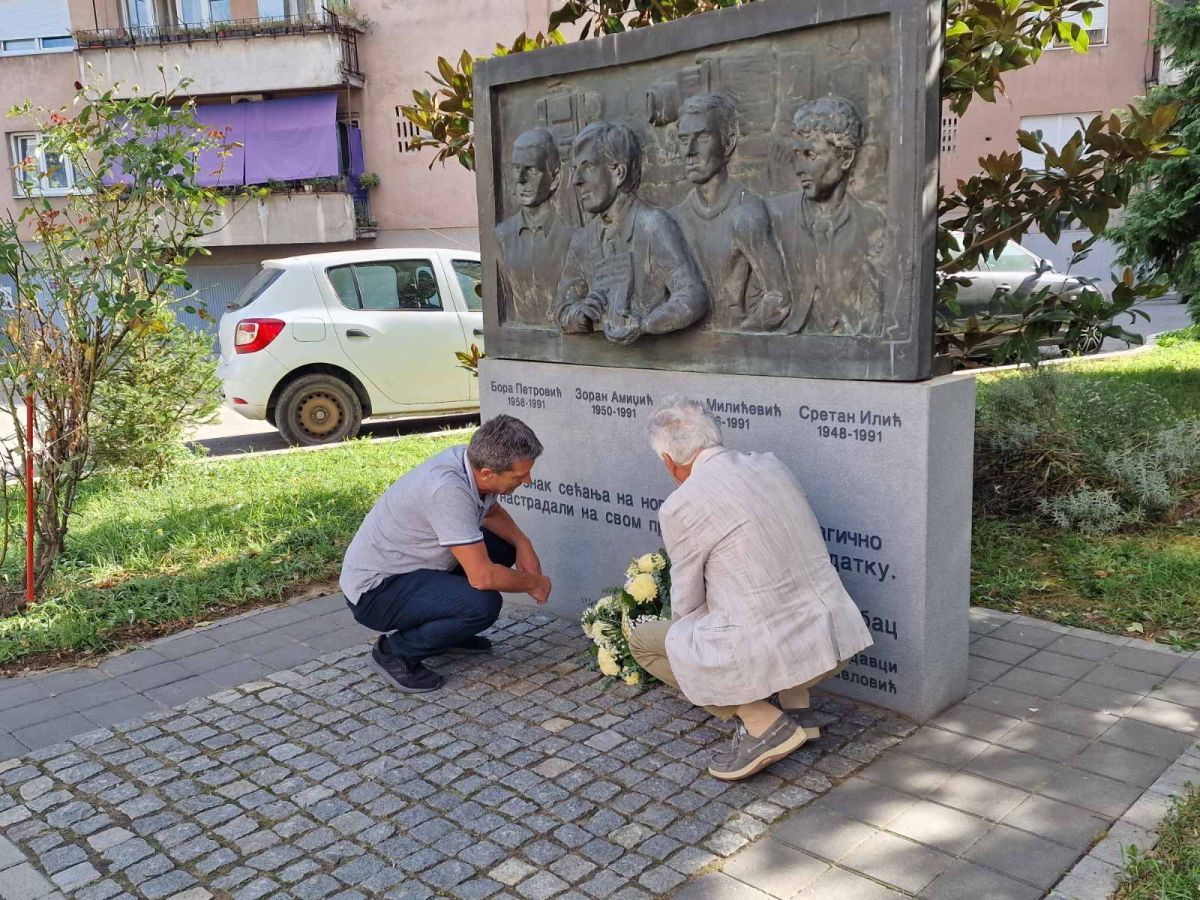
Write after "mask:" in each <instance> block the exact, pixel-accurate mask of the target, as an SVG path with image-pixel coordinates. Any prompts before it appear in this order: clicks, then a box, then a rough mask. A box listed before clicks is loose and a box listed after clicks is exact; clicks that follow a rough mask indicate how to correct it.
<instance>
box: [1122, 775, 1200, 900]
mask: <svg viewBox="0 0 1200 900" xmlns="http://www.w3.org/2000/svg"><path fill="white" fill-rule="evenodd" d="M1158 831H1159V840H1158V845H1157V846H1156V847H1155V848H1154V849H1153V850H1151V851H1150V852H1149V853H1139V852H1136V851H1135V850H1130V851H1129V856H1128V858H1127V860H1126V862H1125V871H1124V873H1123V877H1122V881H1121V887H1120V888H1119V889H1118V890H1117V892H1116V893H1115V894H1113V900H1200V791H1197V789H1196V788H1195V787H1193V788H1192V789H1190V790H1189V791H1188V792H1187V793H1186V794H1185V795H1184V796H1182V797H1179V798H1177V799H1176V801H1175V805H1174V807H1173V808H1172V810H1171V812H1170V814H1169V815H1168V816H1167V817H1166V819H1164V820H1163V823H1162V825H1160V826H1159V830H1158Z"/></svg>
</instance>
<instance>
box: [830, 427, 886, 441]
mask: <svg viewBox="0 0 1200 900" xmlns="http://www.w3.org/2000/svg"><path fill="white" fill-rule="evenodd" d="M817 434H818V435H820V436H821V437H823V438H832V439H834V440H838V441H859V442H861V443H864V444H878V443H879V442H880V441H882V440H883V432H882V431H880V430H879V429H877V428H847V427H846V426H845V425H818V426H817Z"/></svg>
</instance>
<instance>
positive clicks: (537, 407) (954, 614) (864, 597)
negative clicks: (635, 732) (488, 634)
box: [479, 359, 974, 720]
mask: <svg viewBox="0 0 1200 900" xmlns="http://www.w3.org/2000/svg"><path fill="white" fill-rule="evenodd" d="M479 390H480V397H481V405H482V414H483V418H484V419H485V420H486V419H488V418H490V417H492V416H494V415H497V414H499V413H508V414H510V415H514V416H517V417H518V418H520V419H522V420H523V421H525V422H526V423H528V424H529V425H530V426H531V427H532V428H533V429H534V430H535V431H536V432H537V434H538V436H539V437H540V438H541V440H542V442H543V443H544V445H545V448H546V451H545V454H544V455H543V456H542V458H541V459H540V460H539V461H538V463H537V465H536V466H535V467H534V472H533V475H534V478H535V482H534V483H533V484H532V485H531V486H528V487H525V488H522V489H521V490H519V491H518V492H517V493H516V494H514V495H512V496H511V497H508V498H505V503H506V504H507V506H506V508H507V509H508V510H509V512H511V513H512V515H513V516H514V517H515V518H516V520H517V521H518V522H519V523H520V525H521V527H522V528H523V529H524V530H525V532H526V533H527V534H528V535H529V536H530V537H531V538H532V540H533V542H534V545H535V546H536V548H537V551H538V553H539V554H540V556H541V559H542V563H543V565H544V567H545V570H546V573H547V574H548V575H549V576H550V578H551V580H552V581H553V583H554V592H553V595H552V597H551V599H550V603H549V609H550V611H552V612H554V613H556V614H558V615H562V616H568V617H575V616H578V614H579V612H580V611H581V610H582V609H583V608H584V606H586V605H587V604H589V603H591V602H593V601H595V600H596V599H597V598H599V597H600V596H602V594H603V593H604V591H605V589H606V588H608V587H611V586H613V585H614V584H618V583H619V582H620V581H621V580H622V579H623V573H624V570H625V566H626V565H627V564H628V561H629V558H630V557H631V556H635V555H640V554H642V553H647V552H649V551H652V550H657V549H658V548H659V547H660V546H661V545H662V537H661V534H660V533H659V529H658V514H657V511H658V508H659V506H660V505H661V504H662V502H663V501H664V500H665V499H666V498H667V496H668V495H669V494H670V492H671V490H672V489H673V487H674V483H673V482H672V481H671V479H670V478H669V477H668V475H667V472H666V471H665V469H664V468H663V466H662V463H661V462H660V461H659V460H658V458H657V457H656V456H655V455H654V452H653V451H652V450H651V449H650V446H649V442H648V439H647V430H646V425H647V421H648V419H649V416H650V413H651V412H652V411H653V409H654V408H655V406H657V405H659V404H660V403H662V401H663V400H664V399H665V398H666V397H667V396H669V395H671V394H681V395H684V396H689V397H693V398H695V399H699V400H702V401H703V402H705V403H706V405H707V406H708V408H709V411H710V412H712V413H713V414H714V415H715V416H717V417H718V418H719V419H720V421H721V424H722V427H723V431H724V436H725V444H726V445H727V446H729V447H731V448H734V449H740V450H747V451H749V450H755V451H766V450H769V451H771V452H773V453H775V454H776V455H777V456H779V457H780V458H781V459H783V460H784V461H785V462H787V463H788V465H790V466H791V467H792V470H793V471H794V472H795V473H796V475H797V477H798V478H799V479H800V482H801V484H802V485H803V486H804V489H805V491H806V492H807V493H808V496H809V500H810V502H811V503H812V507H813V510H814V511H815V513H816V515H817V519H818V521H819V522H820V523H821V526H822V530H823V533H824V537H825V540H826V543H827V544H828V547H829V554H830V559H831V560H832V561H833V563H834V565H836V566H837V568H838V570H839V572H840V574H841V577H842V581H843V583H844V584H845V585H846V588H847V590H848V591H849V592H850V595H851V596H852V597H853V598H854V600H855V602H856V603H857V604H858V606H859V609H860V610H861V611H862V614H863V619H864V621H866V623H867V625H868V627H869V628H870V629H871V632H872V635H873V637H874V638H875V644H874V646H873V647H871V648H869V649H868V650H867V651H865V652H863V653H861V654H859V655H858V656H856V657H855V659H854V661H853V662H852V664H851V665H850V666H849V667H848V668H847V669H846V670H845V671H844V672H843V673H842V674H841V676H839V677H838V678H837V679H833V680H831V681H829V682H826V684H825V687H826V688H828V689H830V690H832V691H836V692H838V693H841V694H844V695H846V696H848V697H852V698H856V699H860V700H865V701H867V702H870V703H875V704H878V705H880V706H883V707H886V708H889V709H893V710H896V711H898V712H901V713H903V714H905V715H907V716H910V717H912V718H915V719H918V720H925V719H927V718H930V717H932V716H934V715H936V714H937V713H938V712H940V711H941V710H943V709H944V708H946V707H947V706H948V705H950V704H951V703H953V702H955V701H956V700H958V699H959V698H961V697H962V696H963V695H964V693H965V692H966V679H967V643H968V637H967V607H968V599H969V590H970V538H971V464H972V433H973V428H974V382H973V380H972V379H970V378H969V377H961V376H948V377H944V378H938V379H934V380H932V381H925V382H918V383H912V384H908V383H880V382H854V381H827V380H818V379H797V378H771V377H754V376H745V375H714V374H702V373H692V372H662V371H658V372H655V371H648V370H642V369H605V368H598V367H589V366H570V365H562V364H548V363H535V362H523V361H514V360H503V359H488V360H484V361H483V363H482V365H481V367H480V375H479Z"/></svg>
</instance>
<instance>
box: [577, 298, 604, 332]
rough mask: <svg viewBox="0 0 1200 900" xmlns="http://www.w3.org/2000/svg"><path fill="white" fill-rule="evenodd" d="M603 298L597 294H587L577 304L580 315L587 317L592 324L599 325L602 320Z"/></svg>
mask: <svg viewBox="0 0 1200 900" xmlns="http://www.w3.org/2000/svg"><path fill="white" fill-rule="evenodd" d="M604 307H605V303H604V298H603V297H602V296H600V295H599V294H596V293H592V294H588V295H587V296H586V297H584V298H583V300H582V302H581V303H580V304H579V312H580V315H583V316H587V318H588V319H590V320H591V321H592V322H593V323H594V324H596V325H599V324H600V320H601V319H603V318H604Z"/></svg>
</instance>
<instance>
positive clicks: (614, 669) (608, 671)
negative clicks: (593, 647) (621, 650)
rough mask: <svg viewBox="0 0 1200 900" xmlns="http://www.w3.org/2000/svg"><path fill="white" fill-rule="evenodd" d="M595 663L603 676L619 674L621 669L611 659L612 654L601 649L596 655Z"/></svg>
mask: <svg viewBox="0 0 1200 900" xmlns="http://www.w3.org/2000/svg"><path fill="white" fill-rule="evenodd" d="M596 662H597V663H599V664H600V671H601V672H603V673H604V674H605V675H620V674H621V667H620V666H618V665H617V661H616V660H615V659H614V658H613V655H612V653H610V652H609V651H608V650H606V649H605V648H603V647H601V648H600V651H599V652H598V653H597V654H596Z"/></svg>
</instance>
